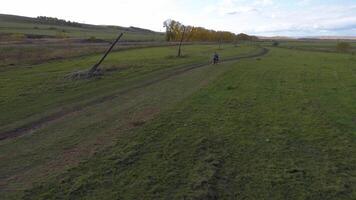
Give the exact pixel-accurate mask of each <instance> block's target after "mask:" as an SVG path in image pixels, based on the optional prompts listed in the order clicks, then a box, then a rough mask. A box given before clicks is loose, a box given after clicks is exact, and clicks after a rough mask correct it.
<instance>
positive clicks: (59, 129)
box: [0, 45, 258, 198]
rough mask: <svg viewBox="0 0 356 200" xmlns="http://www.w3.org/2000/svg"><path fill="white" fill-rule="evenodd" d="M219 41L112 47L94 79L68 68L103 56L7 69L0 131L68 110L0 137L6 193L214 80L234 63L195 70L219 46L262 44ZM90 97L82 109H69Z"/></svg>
mask: <svg viewBox="0 0 356 200" xmlns="http://www.w3.org/2000/svg"><path fill="white" fill-rule="evenodd" d="M217 48H218V47H217V45H194V46H184V47H183V54H184V55H186V56H184V57H183V58H177V57H175V54H176V50H177V49H176V47H155V48H144V49H136V50H128V51H122V52H115V53H113V54H111V55H110V56H109V57H108V59H107V60H106V61H105V63H104V64H103V67H104V69H106V72H105V73H104V76H102V77H100V78H99V79H94V80H81V81H74V80H70V79H66V78H65V76H66V75H67V74H69V73H71V72H73V71H77V70H81V69H86V68H88V66H89V67H90V66H91V65H92V64H93V63H95V61H96V60H97V59H98V57H99V56H87V57H81V58H77V59H71V60H67V61H54V62H50V63H45V64H41V65H34V66H26V67H21V66H19V67H15V68H13V69H8V70H5V71H2V72H1V78H0V80H1V81H2V82H1V85H2V86H4V87H2V88H1V104H0V105H1V106H0V108H1V113H2V114H1V120H0V121H1V131H0V132H1V133H3V132H4V131H5V130H9V129H13V128H16V127H19V126H21V125H23V124H28V123H31V122H33V121H36V120H37V119H41V118H43V117H46V116H48V115H51V113H55V112H58V111H62V110H68V111H69V112H68V114H67V115H65V116H64V117H61V118H58V119H56V120H54V121H52V122H51V123H47V124H45V125H44V126H42V127H37V128H36V129H34V130H32V131H29V133H27V134H26V135H24V136H23V137H18V138H14V139H8V140H2V141H0V151H1V152H2V153H3V154H2V156H1V157H0V159H1V166H0V177H1V178H0V179H1V180H0V188H2V189H1V190H0V191H1V196H2V197H4V198H10V197H9V196H8V195H10V196H11V197H13V198H15V197H16V195H20V196H21V194H22V192H23V190H24V189H26V188H29V187H30V186H31V185H32V183H33V182H38V181H40V180H47V179H48V178H49V177H53V176H55V175H57V174H58V173H60V172H63V171H64V170H66V169H68V168H70V167H73V166H75V165H77V164H78V163H79V162H80V161H82V160H83V159H86V158H89V157H90V156H92V154H94V153H95V152H99V151H100V150H103V149H105V148H106V147H107V146H110V145H112V144H113V142H114V141H116V140H117V139H118V138H120V137H121V136H122V135H125V133H126V132H128V131H131V129H134V128H136V127H139V126H141V125H143V124H145V123H146V121H148V120H150V119H151V118H153V117H154V116H156V115H157V114H159V113H160V112H162V111H164V110H166V109H168V108H169V107H170V106H172V105H174V104H175V103H177V102H179V101H181V100H182V99H184V98H186V97H187V96H189V95H191V94H192V93H193V92H195V91H197V90H198V89H199V88H201V87H203V86H205V85H206V84H208V83H209V82H210V81H211V80H214V79H215V78H216V77H218V76H219V75H221V74H222V73H223V72H225V71H226V70H228V69H229V68H228V67H215V66H211V65H207V66H205V67H201V68H197V69H192V70H190V69H191V68H192V67H194V66H197V65H201V64H208V62H209V60H210V57H211V54H212V53H213V52H214V51H218V52H220V54H221V55H222V56H223V57H224V58H225V59H228V58H233V57H236V56H239V55H245V54H250V53H251V52H252V53H253V52H255V51H256V50H258V48H257V47H249V46H243V47H233V46H225V47H224V49H222V50H218V49H217ZM188 55H189V56H188ZM9 80H11V81H9ZM107 96H109V97H110V98H109V99H108V98H106V97H107ZM96 99H99V100H100V101H96ZM93 100H94V102H95V103H94V104H93V103H91V104H89V105H90V106H86V107H84V108H85V109H82V110H80V111H78V110H75V109H74V110H73V109H72V108H73V107H75V106H78V105H87V104H86V103H87V102H93ZM10 107H11V108H10ZM94 116H95V117H94ZM116 131H118V132H120V134H116ZM0 135H1V134H0ZM19 147H21V148H19ZM13 195H15V197H14V196H13Z"/></svg>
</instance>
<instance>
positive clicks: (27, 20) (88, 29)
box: [0, 14, 164, 41]
mask: <svg viewBox="0 0 356 200" xmlns="http://www.w3.org/2000/svg"><path fill="white" fill-rule="evenodd" d="M119 32H125V35H126V36H128V37H125V38H127V40H128V41H143V40H144V41H154V40H163V39H164V34H163V33H158V32H154V31H151V30H148V29H143V28H138V27H121V26H108V25H91V24H83V23H77V22H71V21H66V20H62V19H57V18H51V17H44V16H40V17H37V18H31V17H24V16H16V15H6V14H0V36H1V37H0V39H1V38H5V37H6V40H8V38H9V37H10V38H11V37H15V38H16V37H25V38H81V39H83V38H96V39H113V38H115V37H116V36H117V34H118V33H119ZM14 35H15V36H14ZM3 40H5V39H3Z"/></svg>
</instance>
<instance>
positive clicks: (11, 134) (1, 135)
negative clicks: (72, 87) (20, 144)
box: [0, 48, 268, 140]
mask: <svg viewBox="0 0 356 200" xmlns="http://www.w3.org/2000/svg"><path fill="white" fill-rule="evenodd" d="M267 53H268V49H266V48H261V49H258V51H256V52H254V53H251V54H246V55H242V56H237V57H232V58H229V59H226V60H223V61H222V63H224V62H231V61H237V60H240V59H245V58H255V57H260V56H263V55H265V54H267ZM208 65H210V63H202V64H193V65H186V66H181V67H179V68H176V69H173V70H170V71H168V72H165V73H163V74H160V75H159V76H156V77H152V79H151V80H145V81H143V82H140V83H133V85H132V86H130V87H129V88H126V89H124V90H122V91H119V92H118V93H115V94H111V95H108V96H104V97H101V98H98V99H94V100H92V101H89V102H87V103H85V104H82V105H77V106H75V107H72V108H69V109H66V110H61V111H59V112H56V113H53V114H51V115H49V116H46V117H44V118H41V119H38V120H37V121H33V122H31V123H28V124H25V125H23V126H21V127H17V128H15V129H12V130H9V131H5V132H0V140H5V139H9V138H15V137H18V136H21V135H23V134H26V133H28V132H30V131H34V130H35V129H37V128H40V127H42V126H43V125H45V124H47V123H49V122H52V121H55V120H57V119H60V118H62V117H65V116H66V115H69V114H71V113H74V112H78V111H81V110H83V109H85V108H86V107H88V106H93V105H96V104H100V103H103V102H105V101H108V100H112V99H113V98H116V97H118V96H121V95H125V94H126V93H128V92H130V91H132V90H135V89H140V88H143V87H147V86H149V85H152V84H155V83H158V82H160V81H163V80H166V79H168V78H170V77H172V76H177V75H180V74H182V73H185V72H188V71H190V70H193V69H197V68H200V67H204V66H208Z"/></svg>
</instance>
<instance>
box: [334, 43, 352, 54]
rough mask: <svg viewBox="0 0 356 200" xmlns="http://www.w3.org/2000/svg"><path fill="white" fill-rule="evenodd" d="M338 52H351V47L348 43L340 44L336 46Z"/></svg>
mask: <svg viewBox="0 0 356 200" xmlns="http://www.w3.org/2000/svg"><path fill="white" fill-rule="evenodd" d="M336 50H337V51H339V52H349V51H350V50H351V45H350V44H349V43H347V42H338V43H337V44H336Z"/></svg>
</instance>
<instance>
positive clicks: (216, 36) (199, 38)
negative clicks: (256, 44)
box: [163, 19, 258, 42]
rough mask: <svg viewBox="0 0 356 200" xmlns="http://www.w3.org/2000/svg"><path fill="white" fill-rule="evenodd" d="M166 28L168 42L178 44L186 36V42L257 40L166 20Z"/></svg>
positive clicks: (242, 35) (244, 35)
mask: <svg viewBox="0 0 356 200" xmlns="http://www.w3.org/2000/svg"><path fill="white" fill-rule="evenodd" d="M163 26H164V27H165V28H166V40H167V41H169V42H177V41H180V40H181V39H182V36H183V35H184V41H185V42H234V41H236V40H257V39H258V38H257V37H255V36H249V35H247V34H243V33H241V34H238V35H236V34H235V33H232V32H228V31H215V30H209V29H206V28H202V27H194V26H185V25H183V24H182V23H180V22H178V21H175V20H170V19H169V20H166V21H165V22H164V23H163Z"/></svg>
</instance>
